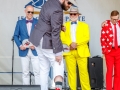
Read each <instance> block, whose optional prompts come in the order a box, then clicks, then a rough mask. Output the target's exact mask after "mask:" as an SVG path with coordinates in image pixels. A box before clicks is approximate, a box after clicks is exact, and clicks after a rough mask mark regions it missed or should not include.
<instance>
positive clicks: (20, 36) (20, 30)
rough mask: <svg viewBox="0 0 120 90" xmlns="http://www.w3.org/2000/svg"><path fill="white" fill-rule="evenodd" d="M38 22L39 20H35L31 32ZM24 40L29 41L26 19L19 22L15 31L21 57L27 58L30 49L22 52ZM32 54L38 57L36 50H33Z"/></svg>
mask: <svg viewBox="0 0 120 90" xmlns="http://www.w3.org/2000/svg"><path fill="white" fill-rule="evenodd" d="M37 21H38V20H37V19H35V18H33V23H32V28H31V32H32V31H33V29H34V27H35V25H36V23H37ZM24 39H29V35H28V30H27V25H26V18H25V19H22V20H18V21H17V24H16V28H15V31H14V40H15V43H16V45H17V46H18V49H19V56H21V57H25V56H26V55H27V53H28V50H29V49H28V48H27V49H26V50H20V45H22V41H23V40H24ZM32 53H33V55H35V56H37V52H36V50H32Z"/></svg>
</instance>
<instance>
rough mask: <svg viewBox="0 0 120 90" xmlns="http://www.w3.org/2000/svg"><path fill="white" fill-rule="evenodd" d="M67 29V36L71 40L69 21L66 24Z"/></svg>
mask: <svg viewBox="0 0 120 90" xmlns="http://www.w3.org/2000/svg"><path fill="white" fill-rule="evenodd" d="M67 30H68V32H67V33H68V35H69V38H70V40H71V22H68V24H67Z"/></svg>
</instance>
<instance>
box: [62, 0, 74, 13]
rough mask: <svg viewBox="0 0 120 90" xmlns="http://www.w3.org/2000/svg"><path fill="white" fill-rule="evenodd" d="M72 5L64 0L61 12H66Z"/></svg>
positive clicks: (67, 0)
mask: <svg viewBox="0 0 120 90" xmlns="http://www.w3.org/2000/svg"><path fill="white" fill-rule="evenodd" d="M71 5H72V3H71V2H70V1H69V0H64V2H63V4H62V8H63V10H65V11H67V10H68V9H69V8H70V7H71Z"/></svg>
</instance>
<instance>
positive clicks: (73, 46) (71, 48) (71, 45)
mask: <svg viewBox="0 0 120 90" xmlns="http://www.w3.org/2000/svg"><path fill="white" fill-rule="evenodd" d="M76 48H77V43H75V42H72V43H71V44H70V50H74V49H76Z"/></svg>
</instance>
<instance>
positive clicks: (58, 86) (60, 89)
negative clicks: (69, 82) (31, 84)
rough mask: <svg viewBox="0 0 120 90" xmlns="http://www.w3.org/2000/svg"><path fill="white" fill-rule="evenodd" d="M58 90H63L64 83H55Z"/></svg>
mask: <svg viewBox="0 0 120 90" xmlns="http://www.w3.org/2000/svg"><path fill="white" fill-rule="evenodd" d="M55 88H56V90H62V82H55Z"/></svg>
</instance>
